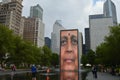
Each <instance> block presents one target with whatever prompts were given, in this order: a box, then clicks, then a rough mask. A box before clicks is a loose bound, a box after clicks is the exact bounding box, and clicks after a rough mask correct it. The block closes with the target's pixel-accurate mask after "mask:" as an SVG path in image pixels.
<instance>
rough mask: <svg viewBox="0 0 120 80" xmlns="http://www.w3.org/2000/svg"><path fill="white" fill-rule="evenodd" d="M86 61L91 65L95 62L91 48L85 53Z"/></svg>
mask: <svg viewBox="0 0 120 80" xmlns="http://www.w3.org/2000/svg"><path fill="white" fill-rule="evenodd" d="M87 60H88V63H89V64H91V65H93V64H95V52H94V51H93V50H89V51H88V53H87Z"/></svg>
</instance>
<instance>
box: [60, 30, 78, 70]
mask: <svg viewBox="0 0 120 80" xmlns="http://www.w3.org/2000/svg"><path fill="white" fill-rule="evenodd" d="M78 62H79V60H78V30H61V32H60V70H73V71H74V70H78Z"/></svg>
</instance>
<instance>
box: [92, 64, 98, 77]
mask: <svg viewBox="0 0 120 80" xmlns="http://www.w3.org/2000/svg"><path fill="white" fill-rule="evenodd" d="M92 73H93V77H94V78H97V66H95V65H93V67H92Z"/></svg>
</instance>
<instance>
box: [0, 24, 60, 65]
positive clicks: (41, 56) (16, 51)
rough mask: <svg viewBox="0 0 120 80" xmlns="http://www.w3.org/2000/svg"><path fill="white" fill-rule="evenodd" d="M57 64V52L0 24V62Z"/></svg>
mask: <svg viewBox="0 0 120 80" xmlns="http://www.w3.org/2000/svg"><path fill="white" fill-rule="evenodd" d="M3 63H7V64H16V65H20V64H23V63H24V64H39V65H44V66H51V65H58V63H59V58H58V54H56V53H52V51H51V50H50V49H49V48H48V47H47V46H43V47H39V48H38V47H37V46H35V45H33V44H32V43H31V42H28V41H24V40H23V39H22V38H21V37H19V36H16V35H14V34H13V31H12V30H9V29H8V27H6V26H4V25H1V24H0V64H3Z"/></svg>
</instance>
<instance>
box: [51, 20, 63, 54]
mask: <svg viewBox="0 0 120 80" xmlns="http://www.w3.org/2000/svg"><path fill="white" fill-rule="evenodd" d="M64 29H65V28H64V27H63V26H62V24H61V20H56V21H55V23H54V25H53V32H52V33H51V49H52V52H54V53H57V54H59V49H60V30H64Z"/></svg>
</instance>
